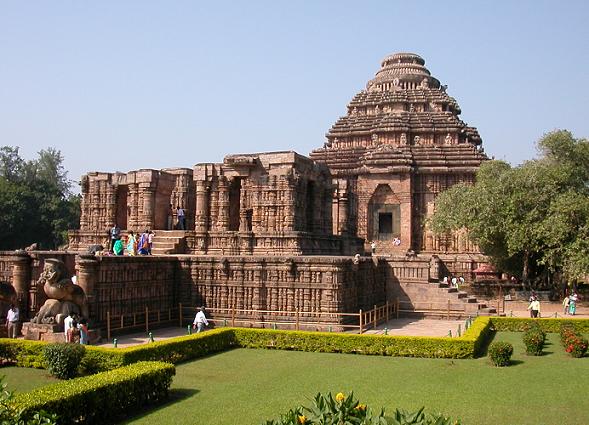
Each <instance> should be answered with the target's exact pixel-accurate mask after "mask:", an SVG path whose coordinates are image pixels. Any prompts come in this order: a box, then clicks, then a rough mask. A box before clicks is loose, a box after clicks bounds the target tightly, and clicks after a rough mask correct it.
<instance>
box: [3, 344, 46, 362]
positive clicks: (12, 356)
mask: <svg viewBox="0 0 589 425" xmlns="http://www.w3.org/2000/svg"><path fill="white" fill-rule="evenodd" d="M45 346H47V343H46V342H42V341H27V340H24V339H10V338H0V358H2V359H3V360H5V361H8V362H11V363H14V364H16V366H19V367H31V368H35V369H45V358H44V357H43V348H44V347H45Z"/></svg>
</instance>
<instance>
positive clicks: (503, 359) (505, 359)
mask: <svg viewBox="0 0 589 425" xmlns="http://www.w3.org/2000/svg"><path fill="white" fill-rule="evenodd" d="M512 355H513V345H511V344H510V343H509V342H503V341H497V342H492V343H491V344H490V345H489V358H490V359H491V361H492V362H493V364H494V365H495V366H499V367H502V366H509V363H510V361H511V356H512Z"/></svg>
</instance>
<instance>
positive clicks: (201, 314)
mask: <svg viewBox="0 0 589 425" xmlns="http://www.w3.org/2000/svg"><path fill="white" fill-rule="evenodd" d="M205 326H209V321H208V320H207V317H206V316H205V308H204V307H199V308H197V313H196V316H195V317H194V322H192V328H193V329H197V331H196V332H197V333H198V332H202V331H204V330H205Z"/></svg>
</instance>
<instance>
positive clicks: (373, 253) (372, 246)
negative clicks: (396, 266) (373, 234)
mask: <svg viewBox="0 0 589 425" xmlns="http://www.w3.org/2000/svg"><path fill="white" fill-rule="evenodd" d="M370 250H371V251H372V255H375V254H376V242H375V241H372V242H371V243H370Z"/></svg>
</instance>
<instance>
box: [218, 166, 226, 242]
mask: <svg viewBox="0 0 589 425" xmlns="http://www.w3.org/2000/svg"><path fill="white" fill-rule="evenodd" d="M217 230H229V187H228V185H227V179H226V178H225V177H219V217H218V218H217Z"/></svg>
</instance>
